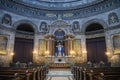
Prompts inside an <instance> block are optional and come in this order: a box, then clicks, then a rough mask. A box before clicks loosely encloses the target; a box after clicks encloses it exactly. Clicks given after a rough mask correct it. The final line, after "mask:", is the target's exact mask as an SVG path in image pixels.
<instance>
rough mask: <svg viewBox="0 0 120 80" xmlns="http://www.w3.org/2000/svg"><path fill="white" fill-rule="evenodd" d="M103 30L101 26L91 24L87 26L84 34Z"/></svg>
mask: <svg viewBox="0 0 120 80" xmlns="http://www.w3.org/2000/svg"><path fill="white" fill-rule="evenodd" d="M103 29H104V28H103V26H102V25H100V24H99V23H93V24H90V25H88V26H87V28H86V30H85V32H91V31H98V30H103Z"/></svg>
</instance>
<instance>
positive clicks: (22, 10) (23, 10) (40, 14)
mask: <svg viewBox="0 0 120 80" xmlns="http://www.w3.org/2000/svg"><path fill="white" fill-rule="evenodd" d="M119 7H120V0H105V1H104V2H101V3H99V4H95V5H91V6H89V7H84V8H79V9H78V8H77V9H74V10H60V11H57V10H56V11H55V10H44V9H39V8H35V7H29V6H26V5H21V4H16V3H14V2H11V0H0V8H1V9H3V10H7V11H10V12H13V13H16V14H18V15H22V16H27V17H31V18H38V19H43V20H57V19H58V18H59V17H61V19H63V20H73V19H79V18H85V17H89V16H94V15H97V14H101V13H104V12H108V11H111V10H113V9H117V8H119Z"/></svg>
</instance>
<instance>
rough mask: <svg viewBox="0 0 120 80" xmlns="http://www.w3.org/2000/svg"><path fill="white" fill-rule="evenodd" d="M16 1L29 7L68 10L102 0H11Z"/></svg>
mask: <svg viewBox="0 0 120 80" xmlns="http://www.w3.org/2000/svg"><path fill="white" fill-rule="evenodd" d="M13 1H15V2H17V3H21V4H24V5H28V6H31V7H36V8H42V9H48V10H68V9H76V8H80V6H81V7H86V6H89V5H91V4H92V5H93V4H96V3H98V2H101V1H104V0H13Z"/></svg>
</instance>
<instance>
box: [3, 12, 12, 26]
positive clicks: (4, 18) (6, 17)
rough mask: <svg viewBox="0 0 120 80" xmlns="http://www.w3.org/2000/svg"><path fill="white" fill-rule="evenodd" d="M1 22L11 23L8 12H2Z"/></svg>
mask: <svg viewBox="0 0 120 80" xmlns="http://www.w3.org/2000/svg"><path fill="white" fill-rule="evenodd" d="M2 24H9V25H11V24H12V19H11V16H10V15H9V14H4V16H3V18H2Z"/></svg>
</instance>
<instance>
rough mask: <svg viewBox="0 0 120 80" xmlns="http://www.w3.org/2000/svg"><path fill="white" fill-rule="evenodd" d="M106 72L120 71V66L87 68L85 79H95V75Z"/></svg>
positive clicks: (84, 71)
mask: <svg viewBox="0 0 120 80" xmlns="http://www.w3.org/2000/svg"><path fill="white" fill-rule="evenodd" d="M102 72H103V73H104V72H108V73H111V72H120V68H118V67H110V68H87V69H85V70H83V73H84V80H95V79H94V76H96V75H98V74H100V73H102Z"/></svg>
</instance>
